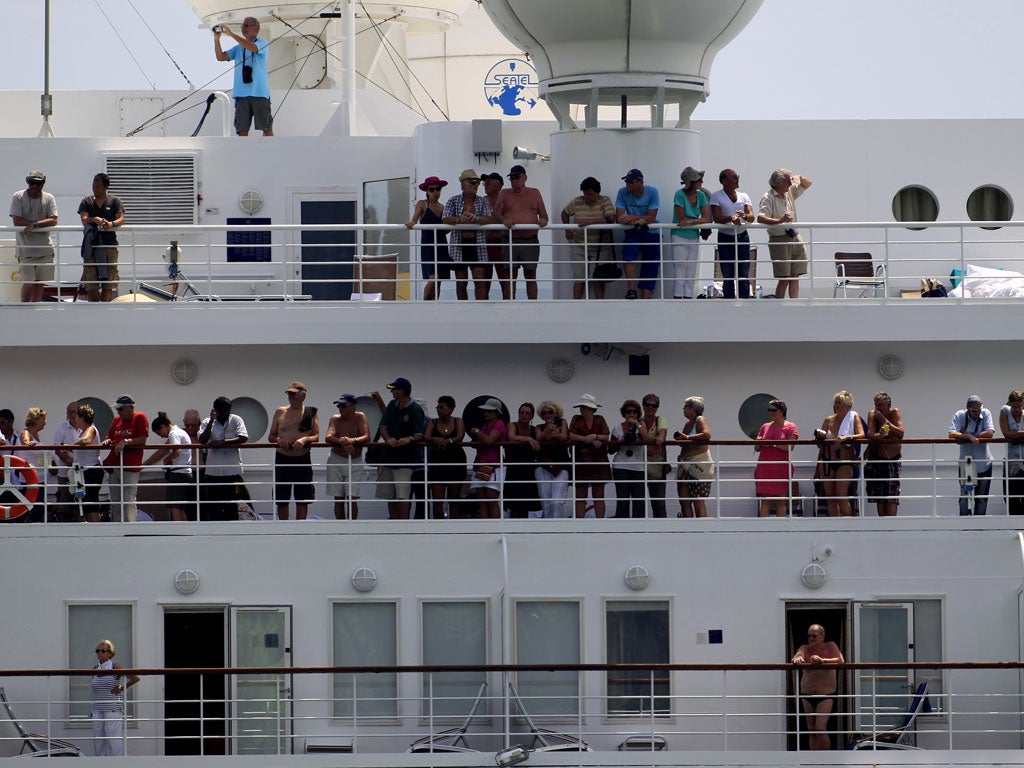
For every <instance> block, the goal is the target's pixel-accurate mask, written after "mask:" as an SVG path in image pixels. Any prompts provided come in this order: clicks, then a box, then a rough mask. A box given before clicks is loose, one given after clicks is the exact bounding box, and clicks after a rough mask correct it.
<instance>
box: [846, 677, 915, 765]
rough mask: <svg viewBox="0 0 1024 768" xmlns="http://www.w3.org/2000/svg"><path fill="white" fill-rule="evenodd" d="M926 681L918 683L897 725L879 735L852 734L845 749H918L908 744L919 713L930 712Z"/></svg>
mask: <svg viewBox="0 0 1024 768" xmlns="http://www.w3.org/2000/svg"><path fill="white" fill-rule="evenodd" d="M927 694H928V681H927V680H925V681H924V682H923V683H919V684H918V686H917V688H915V689H914V693H913V694H912V695H911V697H910V701H909V702H908V705H907V712H906V714H905V715H904V716H903V719H902V720H901V721H900V723H899V725H897V726H896V727H895V728H890V729H889V730H886V731H881V732H879V733H869V734H854V736H853V741H852V743H851V744H850V746H849V747H848V748H847V749H920V747H915V746H913V745H912V744H911V743H910V737H911V736H912V735H913V732H914V731H913V728H914V722H915V721H916V720H917V716H918V715H919V714H920V713H921V712H930V711H931V705H930V703H929V701H928V695H927Z"/></svg>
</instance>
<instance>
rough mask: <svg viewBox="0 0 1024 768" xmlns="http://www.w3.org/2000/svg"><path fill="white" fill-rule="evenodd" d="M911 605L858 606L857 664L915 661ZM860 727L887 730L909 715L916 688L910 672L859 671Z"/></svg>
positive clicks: (856, 624)
mask: <svg viewBox="0 0 1024 768" xmlns="http://www.w3.org/2000/svg"><path fill="white" fill-rule="evenodd" d="M913 607H914V606H913V604H912V603H857V604H856V605H855V616H856V618H855V626H856V627H857V658H856V661H858V662H861V663H864V664H870V663H872V662H893V663H903V662H909V661H913V660H914V610H913ZM856 681H857V682H856V696H857V723H858V724H857V728H858V730H861V731H865V732H874V731H880V730H885V729H886V728H889V727H892V726H894V725H896V724H897V723H898V722H899V721H900V720H901V719H902V718H903V716H904V715H905V714H906V710H907V701H908V697H909V695H910V692H911V688H912V687H913V679H912V677H911V671H910V670H909V669H859V670H857V675H856Z"/></svg>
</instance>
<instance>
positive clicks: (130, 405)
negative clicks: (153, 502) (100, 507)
mask: <svg viewBox="0 0 1024 768" xmlns="http://www.w3.org/2000/svg"><path fill="white" fill-rule="evenodd" d="M114 410H115V411H117V415H116V416H115V417H114V420H113V421H112V422H111V423H110V429H108V430H107V437H106V439H105V440H104V441H103V442H102V443H100V446H101V447H103V448H110V453H109V454H107V458H105V459H104V460H103V465H104V466H105V467H106V469H107V472H108V481H107V482H108V485H109V486H110V518H111V520H120V521H122V522H123V521H125V520H127V521H128V522H130V523H134V522H135V521H136V520H137V519H138V507H137V505H136V501H135V500H136V497H137V496H138V490H139V472H141V471H142V454H143V450H142V446H144V445H145V444H146V438H148V437H149V419H147V418H146V414H144V413H143V412H142V411H136V410H135V398H133V397H132V396H131V395H121V396H120V397H119V398H117V400H116V401H115V402H114Z"/></svg>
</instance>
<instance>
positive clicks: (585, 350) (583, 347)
mask: <svg viewBox="0 0 1024 768" xmlns="http://www.w3.org/2000/svg"><path fill="white" fill-rule="evenodd" d="M580 354H581V355H583V356H584V357H589V356H590V345H589V344H587V343H585V342H584V343H583V344H580Z"/></svg>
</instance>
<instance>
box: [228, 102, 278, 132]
mask: <svg viewBox="0 0 1024 768" xmlns="http://www.w3.org/2000/svg"><path fill="white" fill-rule="evenodd" d="M254 118H255V120H256V130H257V131H264V132H266V131H272V130H274V115H273V113H272V112H271V111H270V99H265V98H263V97H262V96H240V97H239V98H237V99H235V133H241V132H242V131H248V130H249V126H250V125H251V124H252V122H253V119H254Z"/></svg>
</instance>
